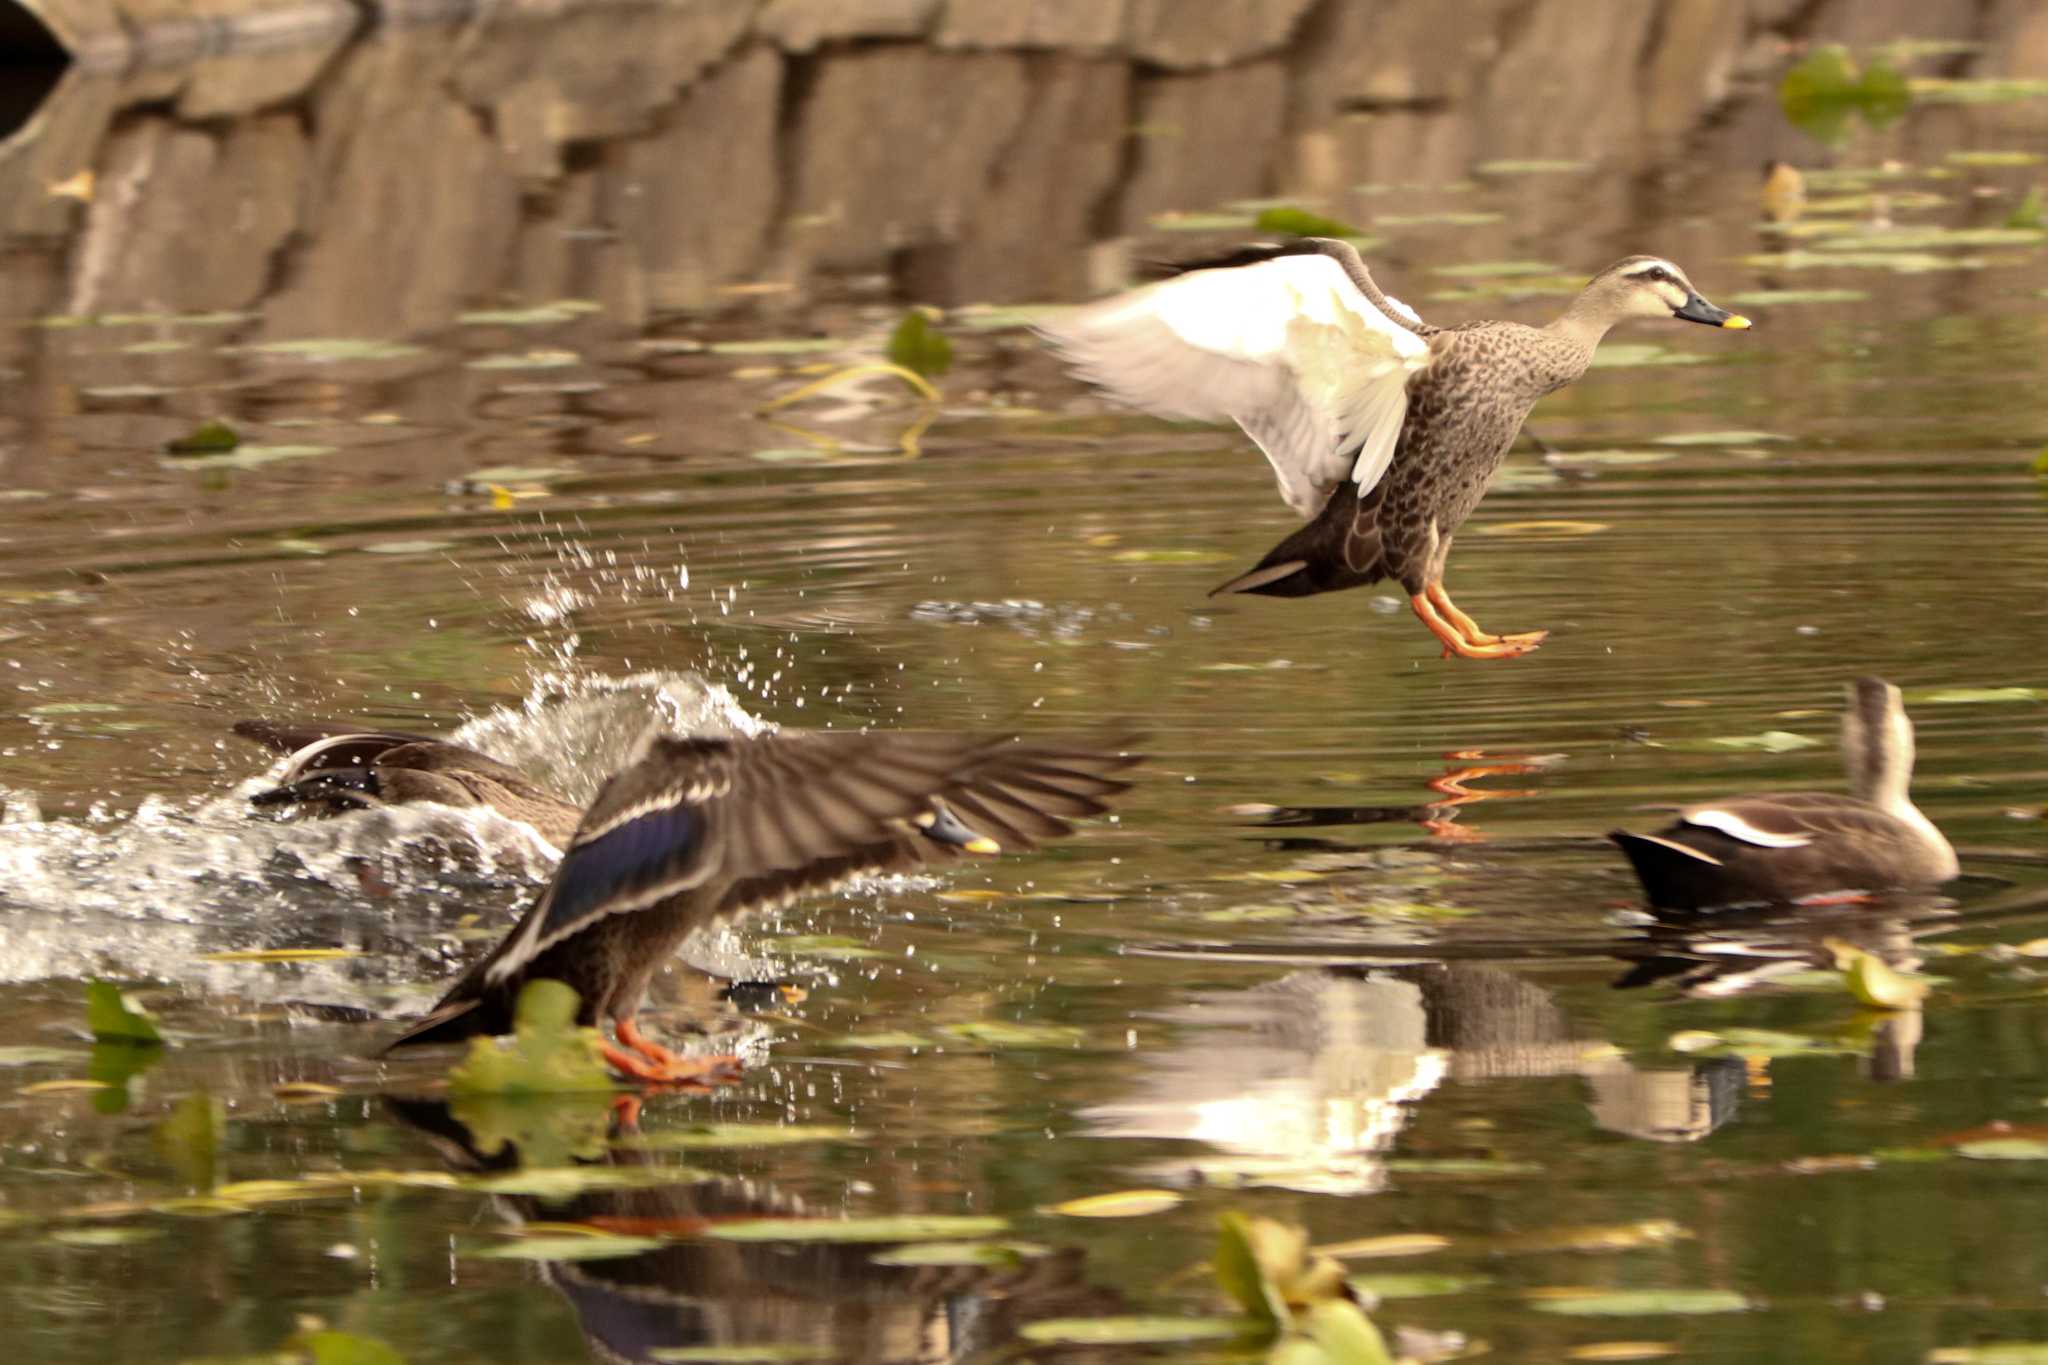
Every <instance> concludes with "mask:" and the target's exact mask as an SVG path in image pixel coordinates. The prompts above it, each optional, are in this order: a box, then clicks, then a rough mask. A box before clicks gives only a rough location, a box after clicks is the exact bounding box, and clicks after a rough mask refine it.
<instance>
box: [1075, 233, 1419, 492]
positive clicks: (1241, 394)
mask: <svg viewBox="0 0 2048 1365" xmlns="http://www.w3.org/2000/svg"><path fill="white" fill-rule="evenodd" d="M1404 315H1405V316H1404ZM1432 330H1434V329H1431V328H1429V327H1427V326H1426V325H1424V324H1423V323H1422V322H1421V320H1420V319H1419V318H1416V317H1415V315H1414V312H1413V311H1412V310H1410V309H1407V308H1405V306H1402V305H1397V304H1395V303H1394V301H1393V300H1391V299H1388V298H1387V297H1386V295H1384V294H1383V293H1381V292H1380V291H1379V289H1378V287H1377V286H1375V285H1373V284H1372V277H1371V275H1370V274H1369V273H1368V272H1367V271H1366V269H1365V266H1364V263H1363V262H1362V261H1360V260H1359V259H1358V253H1357V252H1356V251H1354V250H1352V248H1351V247H1350V246H1349V245H1348V244H1347V243H1343V242H1337V241H1333V240H1330V239H1326V238H1305V239H1303V240H1302V241H1300V242H1296V243H1291V244H1289V245H1287V246H1284V247H1259V248H1248V249H1246V250H1244V251H1241V252H1238V253H1234V254H1233V255H1231V256H1228V257H1223V258H1220V260H1219V263H1217V264H1213V265H1205V266H1201V267H1198V268H1195V269H1191V270H1188V271H1186V272H1185V273H1183V274H1179V275H1175V276H1174V277H1172V278H1171V279H1167V280H1162V281H1160V282H1159V283H1157V284H1151V285H1146V286H1144V287H1143V288H1140V289H1134V290H1132V291H1130V292H1129V293H1125V294H1119V295H1117V296H1116V297H1114V298H1111V299H1105V300H1103V301H1101V302H1099V303H1092V304H1086V305H1083V306H1082V307H1079V308H1076V309H1073V310H1072V311H1070V312H1068V313H1066V314H1064V315H1062V316H1060V317H1058V318H1055V319H1053V320H1051V321H1048V322H1046V323H1044V324H1042V325H1041V326H1040V328H1039V332H1040V334H1041V335H1042V336H1044V337H1045V338H1046V339H1047V340H1048V341H1049V342H1050V343H1051V344H1052V345H1053V346H1054V347H1055V348H1056V349H1057V350H1058V351H1059V352H1060V354H1061V355H1062V356H1063V357H1064V358H1065V359H1066V360H1067V362H1068V363H1069V364H1070V365H1072V366H1073V367H1074V369H1075V371H1076V372H1077V373H1079V374H1080V375H1081V376H1082V377H1083V378H1084V379H1086V380H1087V381H1088V382H1090V383H1092V384H1094V385H1096V386H1098V387H1100V388H1101V389H1103V390H1104V391H1105V392H1107V393H1109V394H1110V395H1111V396H1112V397H1114V398H1116V399H1118V400H1119V401H1121V402H1124V403H1128V404H1130V405H1131V406H1133V407H1137V408H1143V409H1144V410H1146V411H1148V412H1154V413H1158V414H1159V415H1161V416H1165V417H1178V418H1187V419H1192V420H1195V421H1208V422H1214V421H1223V420H1229V421H1233V422H1236V423H1237V424H1238V425H1239V426H1240V427H1243V428H1244V431H1245V434H1246V435H1248V436H1250V437H1251V438H1252V440H1254V441H1256V442H1257V443H1258V446H1259V449H1260V450H1262V451H1264V452H1265V454H1266V459H1267V460H1268V461H1269V462H1270V463H1271V464H1272V466H1273V474H1274V477H1275V478H1276V479H1277V480H1278V482H1279V485H1280V496H1281V497H1282V498H1283V499H1285V500H1286V502H1287V505H1288V506H1289V507H1292V508H1293V509H1294V510H1295V511H1297V512H1299V513H1301V514H1302V515H1303V516H1314V515H1315V514H1316V512H1317V511H1318V510H1320V508H1321V507H1322V504H1323V502H1324V501H1325V500H1326V499H1327V498H1328V497H1329V494H1330V490H1331V489H1333V488H1335V487H1336V486H1337V484H1339V483H1340V482H1342V481H1343V480H1344V479H1345V478H1347V477H1350V478H1353V479H1355V480H1356V481H1357V483H1358V489H1359V493H1360V494H1361V495H1363V494H1366V493H1369V492H1371V491H1372V489H1373V488H1374V486H1375V485H1377V484H1378V483H1379V481H1380V478H1381V477H1382V476H1383V475H1384V474H1385V473H1386V471H1387V465H1388V464H1389V463H1390V462H1391V461H1392V460H1393V457H1394V447H1395V444H1396V443H1397V442H1398V440H1399V439H1400V435H1401V424H1402V422H1403V421H1405V420H1406V418H1407V414H1408V382H1409V380H1410V378H1411V377H1412V376H1413V375H1414V374H1415V373H1416V372H1417V371H1419V370H1421V369H1422V368H1424V367H1425V366H1427V365H1428V364H1429V360H1430V349H1429V342H1428V339H1427V335H1428V333H1429V332H1431V331H1432Z"/></svg>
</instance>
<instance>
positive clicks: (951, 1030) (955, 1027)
mask: <svg viewBox="0 0 2048 1365" xmlns="http://www.w3.org/2000/svg"><path fill="white" fill-rule="evenodd" d="M939 1032H940V1033H943V1034H944V1035H946V1036H947V1037H948V1038H954V1039H957V1040H959V1041H960V1042H963V1043H979V1044H980V1045H982V1046H983V1047H996V1048H1002V1047H1074V1046H1077V1045H1078V1044H1079V1043H1080V1042H1081V1040H1082V1037H1083V1036H1084V1035H1083V1034H1082V1032H1081V1030H1080V1029H1077V1028H1074V1027H1072V1026H1070V1025H1067V1024H1039V1023H1023V1022H1018V1021H1015V1020H1009V1019H978V1020H975V1021H974V1022H972V1023H966V1024H946V1025H944V1026H942V1027H941V1028H940V1029H939Z"/></svg>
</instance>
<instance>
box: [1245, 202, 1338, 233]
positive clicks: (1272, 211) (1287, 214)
mask: <svg viewBox="0 0 2048 1365" xmlns="http://www.w3.org/2000/svg"><path fill="white" fill-rule="evenodd" d="M1253 226H1254V227H1255V228H1257V229H1258V230H1259V231H1260V232H1279V233H1284V234H1286V235H1288V236H1290V237H1361V236H1363V235H1364V233H1363V232H1362V231H1360V230H1359V229H1358V228H1355V227H1353V226H1351V224H1349V223H1342V222H1339V221H1337V220H1336V219H1335V218H1325V217H1324V216H1323V215H1322V214H1320V213H1311V212H1310V211H1309V210H1307V209H1302V208H1293V207H1291V206H1284V205H1283V206H1276V207H1273V208H1269V209H1262V210H1261V211H1260V212H1259V216H1258V218H1257V219H1256V220H1254V222H1253Z"/></svg>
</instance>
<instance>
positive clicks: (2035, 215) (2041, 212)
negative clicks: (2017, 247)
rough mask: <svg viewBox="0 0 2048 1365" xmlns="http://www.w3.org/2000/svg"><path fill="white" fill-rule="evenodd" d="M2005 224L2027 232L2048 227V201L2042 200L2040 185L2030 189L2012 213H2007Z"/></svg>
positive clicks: (2038, 230)
mask: <svg viewBox="0 0 2048 1365" xmlns="http://www.w3.org/2000/svg"><path fill="white" fill-rule="evenodd" d="M2005 226H2006V227H2008V228H2018V229H2021V230H2023V231H2027V232H2040V231H2042V230H2043V229H2048V203H2044V202H2043V201H2042V198H2041V187H2040V186H2039V185H2035V186H2033V187H2032V188H2030V189H2028V191H2027V197H2026V198H2024V199H2022V200H2020V202H2019V203H2018V204H2016V205H2015V206H2014V207H2013V211H2012V212H2011V213H2008V214H2006V215H2005Z"/></svg>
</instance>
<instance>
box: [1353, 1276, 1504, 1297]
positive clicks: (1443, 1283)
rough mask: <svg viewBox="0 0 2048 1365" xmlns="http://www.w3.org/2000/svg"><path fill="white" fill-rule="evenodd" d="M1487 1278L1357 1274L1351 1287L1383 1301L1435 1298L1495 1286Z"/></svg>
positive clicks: (1468, 1292) (1489, 1278)
mask: <svg viewBox="0 0 2048 1365" xmlns="http://www.w3.org/2000/svg"><path fill="white" fill-rule="evenodd" d="M1492 1283H1493V1280H1492V1279H1491V1277H1489V1276H1486V1275H1353V1276H1352V1277H1351V1280H1350V1284H1351V1287H1352V1288H1353V1289H1356V1290H1358V1291H1360V1292H1361V1293H1366V1294H1372V1295H1376V1296H1377V1297H1379V1298H1382V1299H1434V1298H1442V1297H1443V1296H1445V1295H1447V1294H1470V1293H1472V1292H1473V1291H1474V1290H1477V1289H1484V1288H1486V1287H1487V1286H1488V1285H1490V1284H1492Z"/></svg>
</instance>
